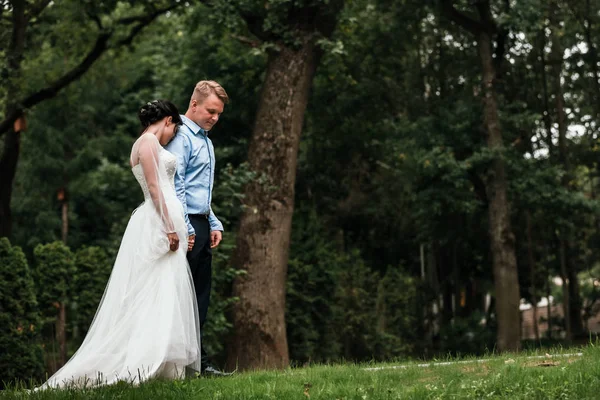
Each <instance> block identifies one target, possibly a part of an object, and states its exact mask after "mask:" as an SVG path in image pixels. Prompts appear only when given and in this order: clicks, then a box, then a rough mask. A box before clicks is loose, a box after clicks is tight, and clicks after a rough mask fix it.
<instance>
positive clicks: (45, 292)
mask: <svg viewBox="0 0 600 400" xmlns="http://www.w3.org/2000/svg"><path fill="white" fill-rule="evenodd" d="M34 255H35V268H34V270H33V276H34V281H35V286H36V289H37V298H38V302H39V305H40V310H41V312H42V317H43V318H44V323H45V324H53V325H55V330H54V335H53V339H55V340H56V343H57V344H58V346H59V349H58V357H59V359H58V365H57V366H56V368H60V367H61V366H62V365H64V364H65V363H66V362H67V337H66V328H67V304H68V302H69V301H70V300H71V299H72V297H73V291H72V287H73V286H72V284H73V279H74V277H75V274H76V270H75V263H74V257H73V253H71V250H70V249H69V248H68V247H67V246H66V245H65V244H64V243H62V242H54V243H49V244H46V245H38V246H37V247H36V248H35V250H34Z"/></svg>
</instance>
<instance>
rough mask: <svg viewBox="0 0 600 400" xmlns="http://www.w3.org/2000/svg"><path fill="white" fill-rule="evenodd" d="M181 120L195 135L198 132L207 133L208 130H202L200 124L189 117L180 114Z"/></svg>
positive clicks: (205, 134)
mask: <svg viewBox="0 0 600 400" xmlns="http://www.w3.org/2000/svg"><path fill="white" fill-rule="evenodd" d="M180 117H181V120H182V121H183V124H184V125H185V126H187V127H188V128H190V130H191V131H192V132H193V133H194V135H197V134H198V133H201V134H202V135H204V136H207V135H208V131H207V130H204V129H202V128H201V127H200V125H198V124H197V123H195V122H194V121H192V120H191V119H189V118H188V117H186V116H185V115H180Z"/></svg>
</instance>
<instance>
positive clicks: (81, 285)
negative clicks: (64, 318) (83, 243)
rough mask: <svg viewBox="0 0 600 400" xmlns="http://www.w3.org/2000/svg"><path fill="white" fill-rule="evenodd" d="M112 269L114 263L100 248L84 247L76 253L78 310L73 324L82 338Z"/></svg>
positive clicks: (75, 312)
mask: <svg viewBox="0 0 600 400" xmlns="http://www.w3.org/2000/svg"><path fill="white" fill-rule="evenodd" d="M111 269H112V263H111V262H110V259H109V258H108V256H107V254H106V252H105V251H104V250H103V249H102V248H100V247H96V246H92V247H82V248H81V249H79V250H78V251H77V252H76V253H75V275H74V277H73V280H72V282H73V283H72V288H73V289H72V290H73V293H72V301H73V305H76V309H75V311H74V318H73V321H72V322H71V324H72V326H73V325H74V326H76V327H77V331H78V332H79V333H80V334H81V336H82V337H83V336H84V335H85V334H86V333H87V331H88V329H89V326H90V324H91V323H92V320H93V318H94V315H95V313H96V309H97V308H98V304H99V303H100V300H101V299H102V295H103V293H104V289H105V288H106V285H107V283H108V278H109V276H110V272H111Z"/></svg>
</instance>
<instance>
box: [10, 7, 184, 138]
mask: <svg viewBox="0 0 600 400" xmlns="http://www.w3.org/2000/svg"><path fill="white" fill-rule="evenodd" d="M43 1H45V0H43ZM182 3H183V2H179V3H175V4H174V5H171V6H169V7H166V8H163V9H159V10H156V11H154V12H153V13H151V14H148V15H145V16H136V17H131V18H128V19H123V20H127V21H129V22H130V23H133V22H137V25H135V26H134V27H133V28H132V30H131V32H130V33H129V34H128V35H127V36H126V37H125V38H124V39H121V40H119V41H118V42H117V43H116V44H115V45H113V46H115V47H118V46H123V45H128V44H131V42H132V41H133V39H134V38H135V37H136V36H137V34H138V33H140V32H141V31H142V29H143V28H144V27H146V26H147V25H149V24H150V23H151V22H152V21H154V20H155V19H156V18H157V17H158V16H160V15H161V14H163V13H165V12H167V11H170V10H173V9H174V8H176V7H179V6H180V5H181V4H182ZM123 20H121V23H125V22H123ZM113 35H114V31H109V32H104V33H100V34H99V35H98V37H97V38H96V42H95V44H94V47H93V48H92V49H91V50H90V52H89V53H88V54H87V55H86V57H85V58H84V59H83V60H82V61H81V62H80V63H79V64H78V65H76V66H75V67H73V68H72V69H71V70H70V71H68V72H67V73H66V74H64V75H63V76H62V77H60V78H59V79H57V80H56V81H54V82H53V83H51V84H50V85H49V86H47V87H45V88H43V89H41V90H39V91H37V92H35V93H33V94H30V95H29V96H27V97H26V98H25V99H23V100H21V101H18V102H15V107H13V109H12V110H11V111H10V112H9V113H8V114H7V115H6V116H5V118H4V120H2V121H1V122H0V136H2V135H4V134H5V133H6V132H7V131H8V130H9V129H10V127H11V126H12V124H13V123H14V122H15V121H16V120H17V119H18V118H19V117H20V116H21V115H23V112H24V110H25V109H28V108H31V107H33V106H35V105H37V104H39V103H41V102H42V101H44V100H47V99H50V98H52V97H54V96H56V95H57V94H58V92H59V91H60V90H62V89H63V88H65V87H66V86H68V85H69V84H71V83H72V82H74V81H76V80H77V79H79V78H80V77H81V76H82V75H83V74H84V73H86V72H87V71H88V70H89V69H90V67H91V66H92V65H93V64H94V62H96V60H98V59H99V58H100V56H101V55H102V54H103V53H104V52H105V51H106V50H107V49H108V48H109V45H108V41H109V40H110V39H111V38H112V36H113ZM113 46H110V47H113Z"/></svg>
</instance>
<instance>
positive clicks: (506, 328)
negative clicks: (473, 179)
mask: <svg viewBox="0 0 600 400" xmlns="http://www.w3.org/2000/svg"><path fill="white" fill-rule="evenodd" d="M442 6H443V10H444V12H445V14H446V15H447V16H448V17H449V18H450V19H451V20H452V21H454V22H455V23H456V24H457V25H459V26H460V27H462V28H463V29H466V30H467V31H469V32H470V33H471V34H472V35H473V36H474V37H475V39H476V40H477V49H478V54H479V59H480V63H481V80H482V82H481V85H482V102H483V125H484V130H485V134H486V138H487V146H488V148H489V150H490V152H491V154H492V160H491V163H490V166H489V169H488V171H487V176H486V181H485V185H486V192H487V198H488V201H489V204H488V213H489V214H488V215H489V216H488V218H489V229H490V242H491V250H492V258H493V269H494V287H495V297H496V316H497V321H498V332H497V344H498V349H499V350H500V351H506V350H509V351H510V350H519V349H520V339H521V338H520V329H516V327H519V326H520V312H519V304H520V298H521V297H520V292H519V277H518V270H517V260H516V255H515V237H514V233H513V231H512V227H511V220H510V205H509V201H508V197H507V188H508V182H507V176H506V166H505V161H504V159H503V154H502V152H503V149H504V141H503V137H502V128H501V126H500V118H499V106H498V100H497V92H496V88H495V83H496V78H497V71H498V67H499V66H500V63H501V61H502V59H503V58H504V52H505V48H504V46H505V41H506V37H507V35H508V32H507V31H506V29H504V28H503V27H501V26H499V25H498V23H497V22H496V21H495V19H494V17H493V14H492V9H491V4H490V0H477V1H476V2H474V8H475V10H476V13H477V15H478V17H473V16H470V15H469V14H467V13H465V12H461V11H459V10H458V9H457V8H456V7H455V5H454V0H442ZM503 11H507V10H503ZM494 43H495V48H494ZM494 52H495V55H494Z"/></svg>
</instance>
